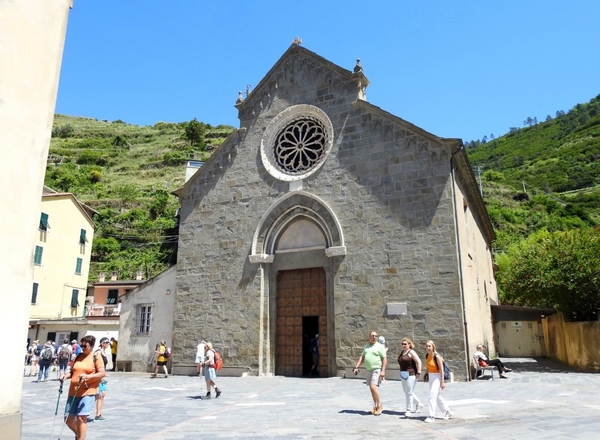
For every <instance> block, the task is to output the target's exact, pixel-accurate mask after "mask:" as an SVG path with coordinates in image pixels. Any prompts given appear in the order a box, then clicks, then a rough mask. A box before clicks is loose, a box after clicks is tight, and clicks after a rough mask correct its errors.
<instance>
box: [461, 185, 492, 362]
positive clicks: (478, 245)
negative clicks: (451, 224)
mask: <svg viewBox="0 0 600 440" xmlns="http://www.w3.org/2000/svg"><path fill="white" fill-rule="evenodd" d="M454 190H455V198H456V200H455V201H456V220H457V230H458V246H459V251H460V255H461V271H462V282H463V289H464V308H465V319H466V330H467V339H468V341H467V343H468V350H469V353H470V354H471V353H474V352H475V351H476V346H477V345H478V344H484V345H485V346H486V347H487V348H488V349H489V352H490V353H496V344H495V341H494V330H493V323H492V314H491V309H490V305H492V304H498V288H497V285H496V279H495V278H494V271H493V261H492V253H491V249H490V246H489V243H488V242H487V241H486V239H485V238H484V236H483V234H482V232H481V229H480V227H479V224H478V222H477V221H476V218H475V216H474V215H473V209H474V208H473V209H472V207H471V206H470V204H469V202H468V200H467V199H466V197H465V195H464V191H463V189H462V186H461V185H460V182H456V183H455V188H454ZM468 361H469V362H470V359H469V360H468Z"/></svg>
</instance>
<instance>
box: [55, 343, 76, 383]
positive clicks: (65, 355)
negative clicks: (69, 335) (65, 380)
mask: <svg viewBox="0 0 600 440" xmlns="http://www.w3.org/2000/svg"><path fill="white" fill-rule="evenodd" d="M72 354H73V351H72V350H71V344H69V340H68V339H65V340H64V341H63V344H62V345H61V346H60V348H59V349H58V375H59V376H60V375H61V374H65V373H66V371H67V367H68V365H69V361H70V360H71V355H72Z"/></svg>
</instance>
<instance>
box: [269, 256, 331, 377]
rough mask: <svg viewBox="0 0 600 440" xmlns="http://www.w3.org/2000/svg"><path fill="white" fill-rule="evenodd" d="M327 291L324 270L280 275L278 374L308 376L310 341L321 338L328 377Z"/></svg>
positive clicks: (322, 362) (320, 369)
mask: <svg viewBox="0 0 600 440" xmlns="http://www.w3.org/2000/svg"><path fill="white" fill-rule="evenodd" d="M326 292H327V288H326V275H325V270H324V269H323V268H322V267H313V268H308V269H295V270H282V271H279V273H278V274H277V321H276V322H277V329H276V335H277V340H276V349H275V350H276V351H275V352H276V359H275V374H277V375H283V376H293V377H303V376H309V374H310V368H311V366H312V364H313V359H312V354H311V352H310V341H311V339H312V338H314V336H315V335H316V334H317V333H318V334H319V366H318V372H319V375H320V376H321V377H326V376H327V365H328V359H327V353H328V350H327V294H326Z"/></svg>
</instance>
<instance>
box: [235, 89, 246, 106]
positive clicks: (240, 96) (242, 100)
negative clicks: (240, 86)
mask: <svg viewBox="0 0 600 440" xmlns="http://www.w3.org/2000/svg"><path fill="white" fill-rule="evenodd" d="M242 102H244V95H243V94H242V91H241V90H240V92H239V93H238V99H237V100H236V101H235V103H236V104H241V103H242Z"/></svg>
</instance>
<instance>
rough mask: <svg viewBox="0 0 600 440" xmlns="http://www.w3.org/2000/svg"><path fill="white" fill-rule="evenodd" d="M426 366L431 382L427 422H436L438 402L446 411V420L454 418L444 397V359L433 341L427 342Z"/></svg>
mask: <svg viewBox="0 0 600 440" xmlns="http://www.w3.org/2000/svg"><path fill="white" fill-rule="evenodd" d="M425 350H427V354H426V355H425V367H426V368H427V376H428V382H429V417H427V418H426V419H425V422H426V423H431V422H435V410H436V404H437V406H439V407H440V409H441V410H442V411H443V412H444V420H448V419H450V418H452V411H450V408H449V407H448V405H446V402H445V401H444V399H443V397H442V390H443V389H444V388H446V384H445V383H444V374H443V373H444V359H443V358H442V356H441V355H439V354H438V353H436V351H435V344H434V342H433V341H427V342H426V343H425Z"/></svg>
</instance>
